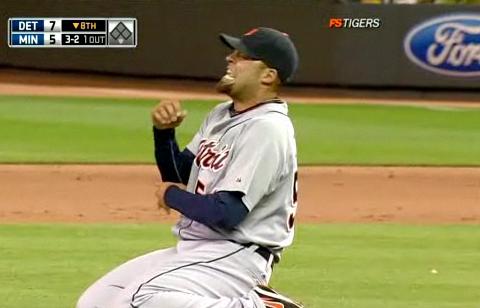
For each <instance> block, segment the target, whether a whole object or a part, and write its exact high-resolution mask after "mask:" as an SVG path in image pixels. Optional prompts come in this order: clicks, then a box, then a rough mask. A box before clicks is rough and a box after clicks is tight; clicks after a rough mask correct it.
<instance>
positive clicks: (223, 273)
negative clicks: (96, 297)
mask: <svg viewBox="0 0 480 308" xmlns="http://www.w3.org/2000/svg"><path fill="white" fill-rule="evenodd" d="M177 248H178V249H177V251H178V254H177V255H176V257H175V259H174V260H171V261H172V262H171V263H170V262H169V264H165V265H164V266H160V267H159V268H157V269H156V270H155V271H153V272H151V273H149V274H148V275H145V276H144V277H142V279H141V280H139V281H136V282H134V283H132V284H133V288H132V287H131V286H130V287H129V289H130V290H125V291H126V292H125V293H124V295H126V296H123V298H121V297H119V298H117V299H116V301H114V302H112V303H111V304H110V305H109V306H108V307H138V308H151V307H159V306H158V305H160V304H161V305H160V306H161V307H163V308H189V307H192V308H193V307H212V308H214V307H215V308H216V307H223V308H237V307H238V308H241V307H244V308H247V307H248V308H250V307H251V308H253V307H256V308H264V307H265V306H264V305H263V304H262V301H261V300H260V298H259V296H258V294H256V293H255V292H253V291H252V290H253V289H254V287H255V286H256V285H258V284H266V283H267V282H268V278H269V276H270V274H271V268H270V267H269V266H268V261H267V260H265V259H264V258H263V257H262V256H260V255H259V254H258V253H256V252H255V248H256V246H252V247H249V248H246V247H244V246H241V245H238V244H235V243H231V242H229V241H184V242H180V243H179V245H178V246H177ZM172 265H175V266H172ZM130 305H131V306H130Z"/></svg>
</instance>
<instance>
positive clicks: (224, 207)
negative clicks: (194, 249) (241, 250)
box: [156, 183, 248, 229]
mask: <svg viewBox="0 0 480 308" xmlns="http://www.w3.org/2000/svg"><path fill="white" fill-rule="evenodd" d="M156 195H157V198H158V206H159V208H163V209H165V210H167V212H168V211H169V209H170V208H172V209H175V210H177V211H179V212H180V213H182V214H183V215H184V216H186V217H188V218H190V219H193V220H195V221H198V222H200V223H203V224H205V225H207V226H209V227H213V228H217V227H220V228H223V229H232V228H234V227H235V226H237V225H238V224H239V223H240V222H242V221H243V219H244V218H245V217H246V216H247V214H248V209H247V207H246V206H245V204H244V203H243V201H242V196H243V194H242V193H240V192H236V191H218V192H216V193H213V194H207V195H200V194H194V193H190V192H188V191H186V190H184V189H182V188H181V187H179V186H177V185H175V184H173V183H160V184H159V187H158V189H157V192H156Z"/></svg>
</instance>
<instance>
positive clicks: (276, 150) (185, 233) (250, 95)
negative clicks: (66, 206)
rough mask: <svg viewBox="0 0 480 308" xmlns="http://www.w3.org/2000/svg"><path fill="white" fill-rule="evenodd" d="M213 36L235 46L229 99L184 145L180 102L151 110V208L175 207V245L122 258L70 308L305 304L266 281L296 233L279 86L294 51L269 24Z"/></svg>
mask: <svg viewBox="0 0 480 308" xmlns="http://www.w3.org/2000/svg"><path fill="white" fill-rule="evenodd" d="M220 39H221V41H222V42H223V43H224V44H225V45H226V46H227V47H229V48H230V49H231V50H232V52H231V53H230V54H229V55H228V56H227V57H226V60H227V69H226V73H225V75H224V76H223V77H222V78H221V80H220V81H219V82H218V84H217V90H218V91H219V92H221V93H225V94H227V95H228V96H229V97H230V98H231V100H229V101H227V102H225V103H221V104H219V105H217V106H216V107H215V108H214V109H213V110H212V111H211V112H210V114H209V115H208V116H207V118H206V119H205V120H204V122H203V124H202V126H201V127H200V129H199V131H198V132H197V133H196V135H195V136H194V138H193V140H191V142H190V143H189V144H188V145H187V147H186V148H185V149H184V150H183V151H180V150H179V148H178V145H177V142H176V141H175V130H174V129H175V128H176V127H177V126H179V125H180V124H181V123H182V121H183V120H184V118H185V116H186V112H185V111H184V110H183V109H182V107H181V105H180V103H179V102H178V101H174V100H166V101H162V102H160V104H159V105H157V106H156V107H155V109H154V110H153V112H152V121H153V124H154V128H153V132H154V140H155V158H156V162H157V166H158V168H159V170H160V173H161V177H162V180H163V182H162V183H161V184H160V185H159V187H158V190H157V192H156V195H157V198H158V206H159V207H160V208H162V209H165V210H167V211H170V209H174V210H176V211H178V212H180V213H181V214H182V216H181V218H180V220H179V222H178V223H177V224H176V226H175V227H174V228H173V233H174V234H175V235H176V236H177V237H178V239H179V241H178V243H177V245H176V246H175V247H172V248H168V249H162V250H158V251H154V252H151V253H149V254H146V255H143V256H140V257H138V258H136V259H133V260H130V261H128V262H126V263H124V264H123V265H120V266H119V267H118V268H116V269H114V270H113V271H111V272H110V273H108V274H107V275H105V276H104V277H102V278H101V279H100V280H98V281H97V282H96V283H94V284H93V285H92V286H91V287H90V288H89V289H87V290H86V291H85V293H84V294H83V295H82V296H81V298H80V299H79V301H78V303H77V308H207V307H209V308H240V307H244V308H254V307H255V308H281V307H285V308H288V307H290V308H295V307H302V306H301V305H300V304H297V303H295V302H294V301H293V300H291V299H289V298H287V297H285V296H282V295H280V294H278V293H277V292H275V291H274V290H273V289H271V288H269V287H268V286H267V285H268V282H269V280H270V277H271V274H272V270H273V268H274V266H275V265H276V264H277V263H278V262H279V260H280V256H281V253H282V250H283V249H284V248H285V247H287V246H289V245H290V244H291V243H292V240H293V234H294V218H295V213H296V210H297V153H296V145H295V137H294V129H293V126H292V123H291V121H290V119H289V117H288V113H287V111H288V110H287V104H286V102H285V101H283V100H281V99H279V98H278V95H277V92H278V89H279V87H280V85H281V84H283V83H285V82H287V81H288V80H289V79H290V77H291V76H292V75H293V73H294V72H295V70H296V68H297V65H298V56H297V52H296V49H295V46H294V45H293V43H292V41H291V40H290V38H289V36H288V35H287V34H285V33H282V32H279V31H277V30H274V29H271V28H256V29H253V30H251V31H249V32H247V33H245V34H244V35H242V36H241V37H240V38H236V37H232V36H229V35H226V34H221V35H220ZM185 185H186V186H185Z"/></svg>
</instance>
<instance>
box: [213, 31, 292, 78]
mask: <svg viewBox="0 0 480 308" xmlns="http://www.w3.org/2000/svg"><path fill="white" fill-rule="evenodd" d="M220 40H221V41H222V42H223V43H224V44H225V45H227V46H228V47H230V48H231V49H236V50H238V51H240V52H242V53H244V54H245V55H247V56H249V57H250V58H252V59H256V60H262V61H263V62H264V63H265V64H266V65H268V66H269V67H271V68H274V69H276V70H277V71H278V75H279V77H280V80H281V81H282V82H287V81H289V80H290V79H291V77H292V76H293V74H294V73H295V71H296V70H297V67H298V53H297V50H296V48H295V45H294V44H293V42H292V40H290V37H289V36H288V34H286V33H283V32H280V31H278V30H275V29H272V28H265V27H260V28H254V29H252V30H250V31H248V32H247V33H245V34H244V35H242V36H241V37H240V38H237V37H233V36H230V35H227V34H224V33H221V34H220Z"/></svg>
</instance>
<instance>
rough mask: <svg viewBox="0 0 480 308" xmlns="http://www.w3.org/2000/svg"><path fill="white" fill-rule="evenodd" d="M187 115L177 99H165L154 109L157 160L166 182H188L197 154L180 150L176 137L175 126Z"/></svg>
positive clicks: (153, 119)
mask: <svg viewBox="0 0 480 308" xmlns="http://www.w3.org/2000/svg"><path fill="white" fill-rule="evenodd" d="M186 115H187V113H186V111H185V110H183V109H182V107H181V105H180V102H179V101H177V100H163V101H161V102H160V103H159V104H158V105H157V106H155V108H154V109H153V110H152V123H153V137H154V144H155V161H156V163H157V167H158V170H159V171H160V175H161V176H162V180H163V181H165V182H166V181H168V182H175V183H183V184H187V182H188V177H189V175H190V169H191V168H192V163H193V160H194V158H195V155H194V154H193V153H192V152H190V151H189V150H188V149H185V150H183V151H182V152H180V150H179V148H178V144H177V141H176V139H175V127H177V126H179V125H180V124H181V123H182V121H183V119H184V118H185V116H186Z"/></svg>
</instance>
